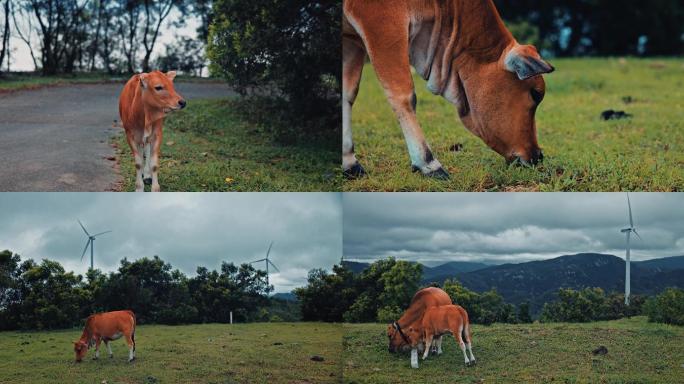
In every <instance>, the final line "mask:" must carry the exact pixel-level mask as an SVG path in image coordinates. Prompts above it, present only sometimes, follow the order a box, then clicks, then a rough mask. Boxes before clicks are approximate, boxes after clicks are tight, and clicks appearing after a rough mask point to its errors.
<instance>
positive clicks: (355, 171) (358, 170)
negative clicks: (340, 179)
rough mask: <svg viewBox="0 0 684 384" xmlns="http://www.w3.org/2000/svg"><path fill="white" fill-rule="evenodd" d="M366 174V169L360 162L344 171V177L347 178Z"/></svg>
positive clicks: (350, 178) (351, 178) (355, 177)
mask: <svg viewBox="0 0 684 384" xmlns="http://www.w3.org/2000/svg"><path fill="white" fill-rule="evenodd" d="M364 176H366V170H365V169H363V167H362V166H361V164H359V163H356V164H354V165H353V166H352V167H351V168H349V169H346V170H345V171H344V177H346V178H347V179H349V180H353V179H358V178H361V177H364Z"/></svg>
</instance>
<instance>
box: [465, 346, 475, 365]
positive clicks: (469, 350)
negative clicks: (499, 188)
mask: <svg viewBox="0 0 684 384" xmlns="http://www.w3.org/2000/svg"><path fill="white" fill-rule="evenodd" d="M466 348H468V352H470V364H475V355H473V343H471V342H468V343H466Z"/></svg>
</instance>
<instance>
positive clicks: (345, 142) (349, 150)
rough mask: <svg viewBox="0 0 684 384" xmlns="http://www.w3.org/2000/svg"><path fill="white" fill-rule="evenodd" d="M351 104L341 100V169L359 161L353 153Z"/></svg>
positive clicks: (345, 168) (346, 168)
mask: <svg viewBox="0 0 684 384" xmlns="http://www.w3.org/2000/svg"><path fill="white" fill-rule="evenodd" d="M351 111H352V104H351V102H350V101H348V100H346V98H345V100H343V101H342V169H343V170H345V171H346V170H349V169H351V168H352V167H353V166H354V165H356V164H358V163H359V161H358V160H357V159H356V154H355V153H354V141H353V139H352V128H351Z"/></svg>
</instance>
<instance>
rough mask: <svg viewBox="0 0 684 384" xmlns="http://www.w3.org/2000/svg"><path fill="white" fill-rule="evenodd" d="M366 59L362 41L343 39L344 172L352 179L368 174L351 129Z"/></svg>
mask: <svg viewBox="0 0 684 384" xmlns="http://www.w3.org/2000/svg"><path fill="white" fill-rule="evenodd" d="M365 58H366V51H365V50H364V49H363V45H362V42H361V41H359V40H354V39H352V38H348V37H344V38H342V170H343V171H344V176H345V177H347V178H350V179H354V178H357V177H361V176H363V175H365V173H366V172H365V171H364V169H363V167H362V166H361V164H359V161H358V160H357V159H356V154H355V153H354V141H353V140H352V127H351V113H352V106H353V105H354V100H356V95H358V93H359V83H360V82H361V73H362V72H363V64H364V60H365Z"/></svg>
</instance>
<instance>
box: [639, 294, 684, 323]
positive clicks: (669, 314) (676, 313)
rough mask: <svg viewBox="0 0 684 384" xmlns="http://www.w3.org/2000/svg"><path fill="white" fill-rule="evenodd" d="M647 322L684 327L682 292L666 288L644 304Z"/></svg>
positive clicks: (683, 296)
mask: <svg viewBox="0 0 684 384" xmlns="http://www.w3.org/2000/svg"><path fill="white" fill-rule="evenodd" d="M643 310H644V314H645V315H647V316H648V321H652V322H656V323H667V324H675V325H684V290H682V289H679V288H668V289H666V290H665V291H663V292H662V293H660V294H659V295H656V296H655V297H651V298H649V299H648V300H646V303H644V309H643Z"/></svg>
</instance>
